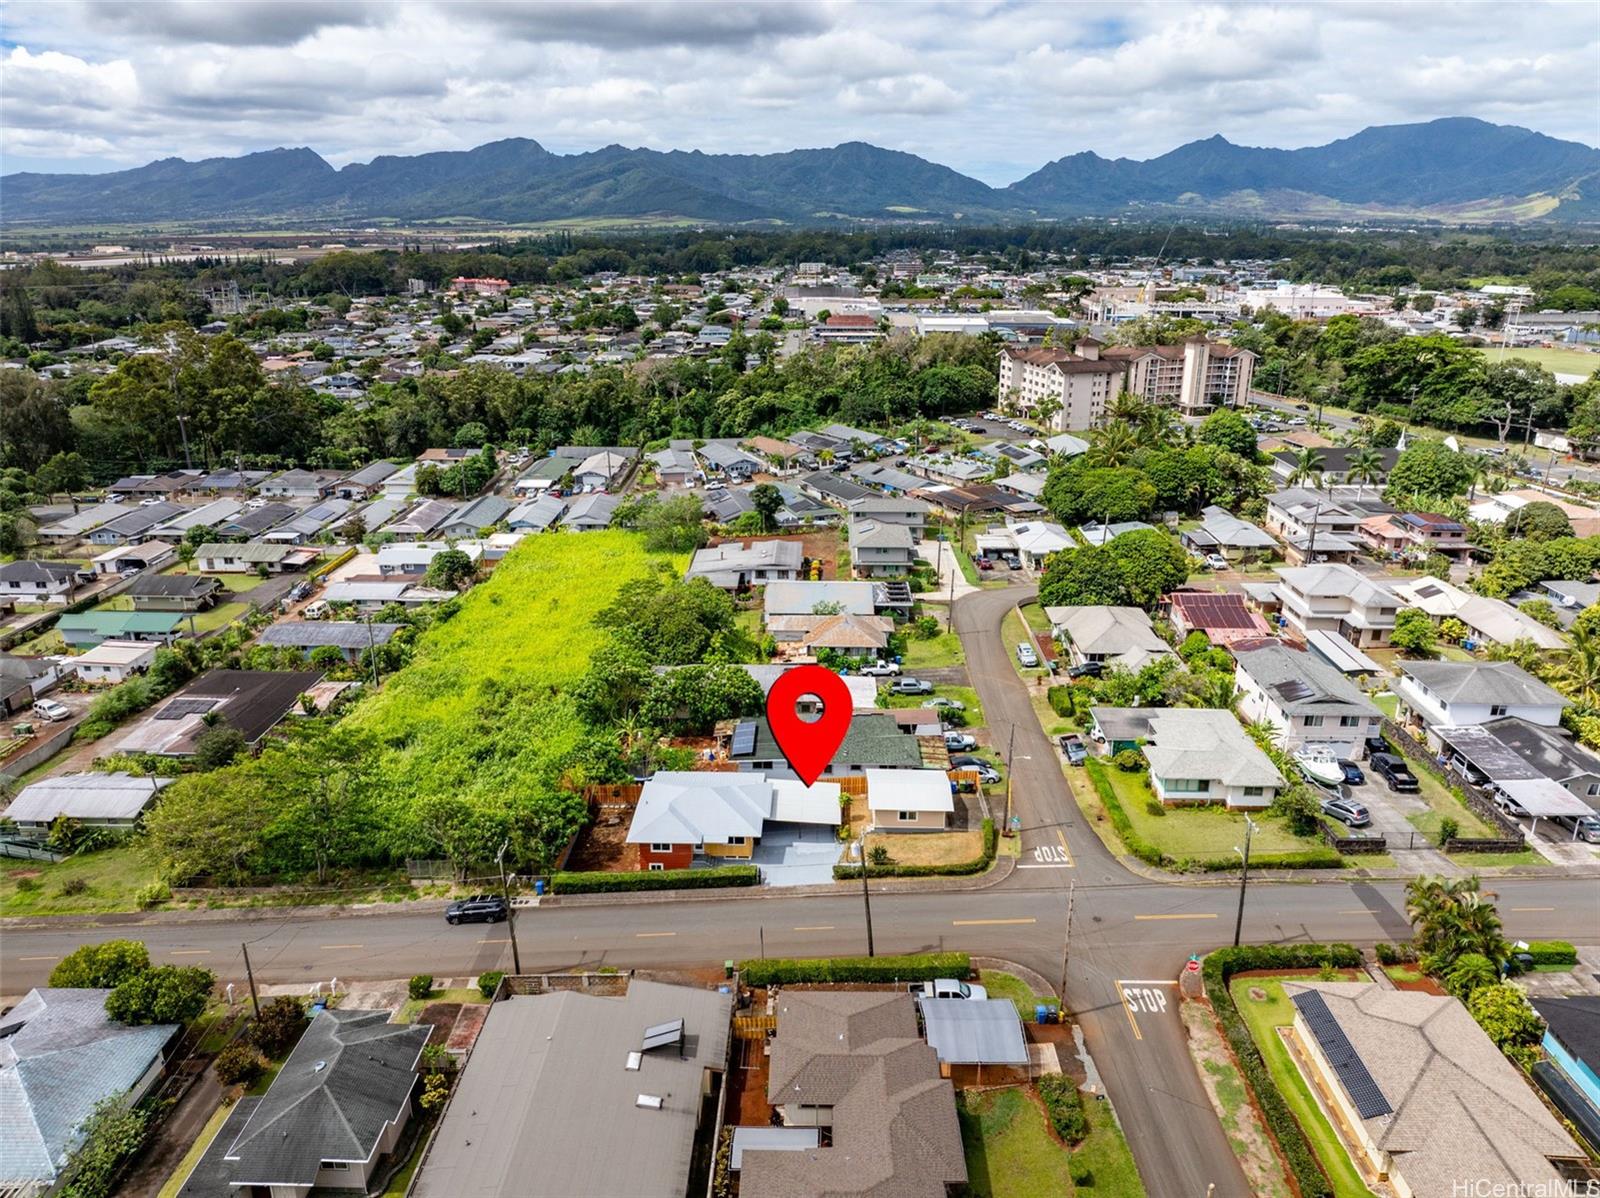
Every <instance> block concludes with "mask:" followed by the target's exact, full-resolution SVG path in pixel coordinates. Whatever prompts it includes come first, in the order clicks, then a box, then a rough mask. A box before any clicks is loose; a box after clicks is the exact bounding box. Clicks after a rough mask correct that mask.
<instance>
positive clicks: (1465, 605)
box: [1391, 575, 1567, 650]
mask: <svg viewBox="0 0 1600 1198" xmlns="http://www.w3.org/2000/svg"><path fill="white" fill-rule="evenodd" d="M1391 586H1392V588H1393V590H1394V593H1395V594H1396V595H1398V596H1399V597H1400V598H1401V600H1402V601H1403V602H1404V603H1405V605H1406V606H1407V607H1415V608H1418V609H1420V610H1422V611H1425V612H1427V613H1428V614H1429V615H1430V616H1432V617H1433V618H1434V619H1435V620H1446V619H1456V620H1460V621H1461V622H1462V623H1463V624H1465V625H1466V626H1467V631H1468V632H1469V633H1470V634H1471V636H1472V639H1473V640H1474V641H1476V642H1480V643H1490V644H1497V645H1509V644H1511V643H1512V642H1514V641H1520V640H1528V641H1532V642H1533V643H1534V644H1535V645H1537V646H1538V647H1539V648H1540V649H1547V650H1561V649H1565V648H1566V647H1567V638H1566V637H1564V636H1562V635H1561V633H1559V632H1557V631H1556V630H1555V629H1554V628H1550V627H1548V626H1547V625H1544V624H1541V623H1539V621H1538V620H1535V619H1534V618H1533V617H1532V616H1530V615H1528V614H1527V613H1526V612H1524V611H1521V610H1519V609H1518V608H1515V607H1513V606H1512V605H1511V604H1509V603H1507V602H1506V601H1505V600H1504V599H1490V598H1488V597H1487V596H1484V595H1474V594H1472V593H1470V592H1468V591H1463V590H1462V589H1461V588H1460V587H1458V586H1456V585H1455V584H1454V583H1451V582H1447V581H1445V580H1444V579H1442V578H1431V577H1428V576H1427V575H1424V576H1423V577H1421V578H1407V579H1403V580H1401V581H1399V582H1395V583H1392V584H1391Z"/></svg>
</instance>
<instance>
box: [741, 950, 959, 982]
mask: <svg viewBox="0 0 1600 1198" xmlns="http://www.w3.org/2000/svg"><path fill="white" fill-rule="evenodd" d="M739 973H740V976H741V979H742V980H743V981H744V983H745V985H747V986H788V985H793V984H794V983H796V982H927V981H932V980H933V979H934V978H955V979H956V980H957V981H963V980H965V979H966V978H969V977H971V976H972V962H971V960H970V959H969V958H968V957H967V954H966V953H919V954H915V955H912V956H906V957H802V958H795V957H768V958H765V959H762V960H756V961H741V962H740V963H739Z"/></svg>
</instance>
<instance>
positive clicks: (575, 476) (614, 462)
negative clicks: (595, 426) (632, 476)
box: [572, 449, 629, 491]
mask: <svg viewBox="0 0 1600 1198" xmlns="http://www.w3.org/2000/svg"><path fill="white" fill-rule="evenodd" d="M628 461H629V459H628V458H626V457H624V456H623V455H622V454H620V453H613V452H611V451H610V450H608V449H603V450H601V451H600V452H599V453H593V454H590V455H589V456H588V457H587V458H585V459H584V460H583V461H582V462H580V463H578V465H577V466H575V467H573V470H572V481H573V483H574V484H576V485H577V486H580V487H593V488H594V489H595V490H596V491H604V490H606V489H607V488H609V487H610V486H611V484H612V482H613V481H615V480H616V479H617V478H618V477H619V476H620V475H621V474H622V472H623V471H624V470H626V469H627V468H628Z"/></svg>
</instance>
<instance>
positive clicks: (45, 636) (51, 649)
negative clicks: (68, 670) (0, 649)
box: [11, 628, 67, 657]
mask: <svg viewBox="0 0 1600 1198" xmlns="http://www.w3.org/2000/svg"><path fill="white" fill-rule="evenodd" d="M66 651H67V642H66V641H64V640H62V639H61V634H60V633H59V632H57V631H56V630H55V629H54V628H52V629H51V630H50V631H49V632H46V633H42V634H40V635H39V636H36V637H34V638H33V639H32V640H27V641H23V642H21V643H20V644H18V645H15V646H13V647H12V650H11V652H13V653H15V654H17V655H18V656H19V657H43V656H44V655H46V654H54V653H65V652H66Z"/></svg>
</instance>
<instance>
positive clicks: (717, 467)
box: [698, 441, 766, 478]
mask: <svg viewBox="0 0 1600 1198" xmlns="http://www.w3.org/2000/svg"><path fill="white" fill-rule="evenodd" d="M698 452H699V454H700V460H701V461H702V462H704V463H705V464H706V473H707V474H726V475H727V476H728V477H729V478H749V477H750V476H751V475H752V474H757V473H759V472H760V471H761V470H763V469H765V467H766V463H765V462H763V461H762V460H761V459H760V458H759V457H757V456H756V455H755V454H753V453H747V452H746V451H745V450H743V449H741V448H739V443H738V442H737V441H707V442H706V443H705V444H704V445H702V446H701V447H700V449H699V451H698Z"/></svg>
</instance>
